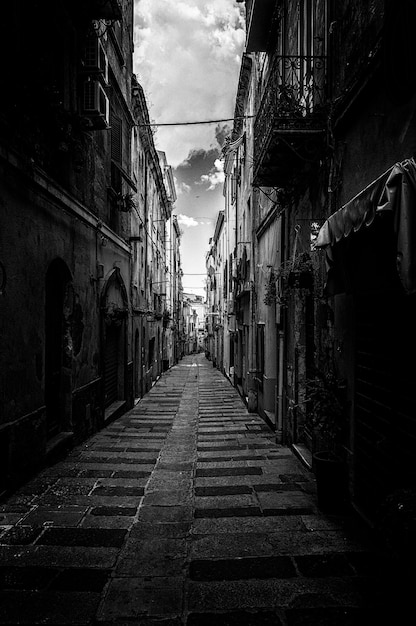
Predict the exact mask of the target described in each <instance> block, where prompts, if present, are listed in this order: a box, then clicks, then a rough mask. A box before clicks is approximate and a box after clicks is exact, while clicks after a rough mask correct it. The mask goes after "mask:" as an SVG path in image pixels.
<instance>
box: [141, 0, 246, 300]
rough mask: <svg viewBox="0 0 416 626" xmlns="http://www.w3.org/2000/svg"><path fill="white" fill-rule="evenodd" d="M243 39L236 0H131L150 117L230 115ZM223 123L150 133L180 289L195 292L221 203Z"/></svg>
mask: <svg viewBox="0 0 416 626" xmlns="http://www.w3.org/2000/svg"><path fill="white" fill-rule="evenodd" d="M244 41H245V27H244V3H237V2H236V0H209V2H207V0H177V1H175V2H172V0H135V36H134V47H135V52H134V72H135V74H136V76H137V79H138V81H139V82H140V84H141V85H142V87H143V89H144V92H145V95H146V100H147V106H148V108H149V115H150V119H151V121H152V123H159V124H160V123H170V122H193V121H201V120H222V119H226V118H232V117H233V115H234V107H235V97H236V93H237V84H238V77H239V71H240V64H241V55H242V52H243V47H244ZM231 128H232V122H220V123H213V124H201V125H188V126H166V127H163V126H161V127H158V128H157V130H156V132H155V135H154V139H155V144H156V148H157V149H158V150H162V151H164V152H165V153H166V158H167V161H168V163H169V164H170V165H171V166H172V168H173V174H174V178H175V185H176V193H177V200H176V202H175V206H174V211H173V212H174V214H176V215H177V216H178V222H179V224H180V227H181V230H182V233H183V234H182V238H181V254H182V268H183V271H184V277H183V287H184V291H188V292H192V293H196V294H199V295H204V284H205V283H204V280H205V272H206V268H205V255H206V253H207V251H208V249H209V238H210V237H212V235H213V233H214V227H215V221H216V218H217V216H218V213H219V211H221V210H223V209H224V197H223V182H224V172H223V161H222V160H221V158H220V157H221V147H222V145H223V144H224V139H225V137H227V135H229V133H230V132H231Z"/></svg>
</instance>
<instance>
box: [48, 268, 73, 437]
mask: <svg viewBox="0 0 416 626" xmlns="http://www.w3.org/2000/svg"><path fill="white" fill-rule="evenodd" d="M71 294H72V278H71V274H70V271H69V269H68V267H67V266H66V264H65V263H64V262H63V261H62V260H61V259H56V260H54V261H52V263H51V264H50V266H49V268H48V271H47V272H46V283H45V406H46V429H47V438H48V439H51V438H52V437H55V436H56V435H57V434H59V433H60V432H61V431H62V430H64V429H65V430H66V429H67V428H68V423H69V422H70V412H71V386H72V385H71V383H72V381H71V374H72V371H71V370H72V351H71V345H72V342H71V336H70V324H69V320H68V317H69V315H70V312H71Z"/></svg>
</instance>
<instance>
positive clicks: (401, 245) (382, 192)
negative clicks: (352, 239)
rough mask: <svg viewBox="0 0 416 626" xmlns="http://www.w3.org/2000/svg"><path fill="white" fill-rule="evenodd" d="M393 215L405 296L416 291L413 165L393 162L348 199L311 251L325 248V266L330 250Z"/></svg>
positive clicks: (410, 161) (409, 161) (415, 170)
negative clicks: (363, 229)
mask: <svg viewBox="0 0 416 626" xmlns="http://www.w3.org/2000/svg"><path fill="white" fill-rule="evenodd" d="M387 212H390V213H391V214H392V215H393V224H394V232H395V235H396V237H397V248H396V260H397V271H398V273H399V277H400V280H401V282H402V284H403V287H404V289H405V290H406V292H407V293H409V294H410V293H415V292H416V162H415V160H414V159H413V158H412V159H406V160H405V161H402V162H401V163H396V164H395V165H393V167H391V168H390V169H389V170H388V171H387V172H385V173H384V174H382V175H381V176H380V177H379V178H377V179H376V180H375V181H373V182H372V183H371V184H370V185H368V186H367V187H366V188H365V189H363V190H362V191H361V192H360V193H359V194H357V195H356V196H355V197H354V198H353V199H352V200H350V201H349V202H348V203H347V204H345V205H344V206H343V207H341V208H340V209H338V211H336V212H335V213H333V214H332V215H331V216H330V217H329V218H328V219H327V220H326V222H325V223H324V224H323V226H322V228H321V229H320V231H319V233H318V237H317V239H316V243H315V248H326V249H327V260H328V264H329V267H331V265H333V257H332V254H331V248H332V247H333V246H334V245H335V244H336V243H338V242H339V241H341V240H342V239H343V238H345V237H348V236H349V235H350V234H351V233H352V232H356V231H358V230H359V229H360V228H362V227H363V226H370V225H371V224H372V223H373V221H374V220H375V219H377V217H378V216H380V215H382V214H385V213H387Z"/></svg>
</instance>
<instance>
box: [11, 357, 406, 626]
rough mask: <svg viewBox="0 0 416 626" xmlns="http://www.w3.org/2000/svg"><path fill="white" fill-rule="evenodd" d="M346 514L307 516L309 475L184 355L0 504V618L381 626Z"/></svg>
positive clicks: (234, 396)
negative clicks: (129, 405)
mask: <svg viewBox="0 0 416 626" xmlns="http://www.w3.org/2000/svg"><path fill="white" fill-rule="evenodd" d="M354 519H355V518H354V517H353V516H351V517H350V516H348V515H344V516H338V517H330V516H326V515H324V514H322V513H320V512H319V511H318V509H317V506H316V495H315V483H314V476H313V474H312V473H311V472H309V471H308V470H307V469H305V468H304V467H303V465H302V464H301V463H300V461H299V460H298V459H297V458H296V457H295V456H294V455H293V454H292V452H291V451H290V450H289V449H288V448H287V447H285V446H282V445H278V444H276V443H275V438H274V434H273V433H272V431H271V430H270V429H269V428H268V426H267V425H266V424H265V422H264V421H263V420H262V419H261V418H260V417H259V416H258V415H256V414H249V413H248V412H247V410H246V407H245V405H244V404H243V402H242V400H241V398H240V396H239V395H238V393H237V392H236V390H235V389H234V388H233V387H232V386H231V385H230V384H229V382H228V381H227V379H226V378H225V377H224V376H223V375H222V374H221V373H220V372H218V371H217V370H216V369H215V368H213V367H212V364H211V363H210V362H209V361H207V360H206V359H205V356H204V355H202V354H198V355H194V356H188V357H185V358H184V359H183V360H182V361H181V362H180V363H179V364H178V365H177V366H175V367H173V368H172V369H171V370H169V371H168V372H167V373H165V374H163V375H162V377H161V379H160V380H159V381H158V382H157V383H156V385H154V387H153V388H152V390H151V391H150V393H149V394H148V395H147V396H146V397H145V398H144V399H142V400H141V401H140V402H139V403H138V404H137V405H136V406H135V408H134V409H133V410H131V411H129V412H128V413H127V414H125V415H124V416H122V417H121V418H119V419H118V420H117V421H115V422H113V423H111V424H110V425H108V426H107V428H105V429H104V430H102V431H101V432H100V433H98V434H96V435H94V436H93V437H92V438H90V439H89V440H88V441H87V442H86V443H84V444H83V445H81V446H79V447H78V448H76V449H74V450H73V452H72V453H71V454H70V455H69V456H68V457H67V458H65V459H64V460H62V461H60V462H58V463H56V464H55V465H53V466H51V467H49V468H47V469H45V470H44V471H43V472H41V473H40V474H39V475H38V476H37V477H35V478H34V479H33V480H32V481H31V482H29V483H28V484H26V485H25V486H24V487H22V488H21V489H20V490H19V491H18V492H17V493H15V494H14V495H13V496H12V497H10V498H9V499H8V500H7V501H6V502H4V503H3V504H2V505H1V507H0V524H1V526H0V543H1V548H0V549H1V553H0V554H1V564H0V585H1V592H0V623H1V624H101V625H105V624H118V625H120V624H139V625H143V626H144V625H146V626H147V625H154V624H165V625H174V624H175V625H180V624H183V625H185V624H186V625H188V626H205V625H211V624H214V623H215V624H216V625H225V624H227V625H230V626H234V625H235V626H237V625H256V624H261V625H269V624H270V625H271V624H274V625H281V626H299V625H306V624H308V626H313V625H317V624H320V625H322V624H325V625H344V624H348V625H351V624H369V623H377V624H382V623H390V622H389V621H388V619H387V615H388V614H389V605H392V606H393V610H397V608H398V604H396V605H395V602H394V601H393V602H391V599H392V594H393V590H392V587H391V581H389V580H388V579H387V578H386V576H385V573H386V572H387V570H388V569H389V568H388V561H387V560H386V559H387V557H385V556H384V557H383V555H382V554H381V553H379V550H378V549H377V547H371V546H372V541H371V536H370V535H368V534H367V532H365V529H363V528H359V527H358V521H354ZM386 591H388V593H386ZM383 616H385V619H386V621H383ZM396 623H406V622H404V621H403V622H396Z"/></svg>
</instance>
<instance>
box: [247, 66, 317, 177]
mask: <svg viewBox="0 0 416 626" xmlns="http://www.w3.org/2000/svg"><path fill="white" fill-rule="evenodd" d="M325 104H326V58H325V57H319V56H279V57H276V58H275V60H274V62H273V65H272V67H271V69H270V72H269V76H268V79H267V81H266V85H265V88H264V91H263V97H262V99H261V102H260V106H259V108H258V112H257V116H256V121H255V124H254V180H253V183H254V185H255V186H258V187H262V186H263V187H266V186H270V187H283V186H284V185H285V184H286V183H287V182H288V180H289V179H291V178H292V175H293V173H294V171H295V170H296V171H297V172H301V171H305V170H308V169H310V166H311V164H313V163H314V162H315V161H316V159H317V158H318V157H319V154H320V151H321V149H322V146H323V145H324V144H323V140H324V137H325V128H326V115H325Z"/></svg>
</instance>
